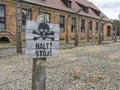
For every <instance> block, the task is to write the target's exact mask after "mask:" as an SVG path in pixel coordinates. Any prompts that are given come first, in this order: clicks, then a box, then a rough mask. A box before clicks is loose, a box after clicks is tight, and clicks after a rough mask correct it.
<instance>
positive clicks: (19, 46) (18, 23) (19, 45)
mask: <svg viewBox="0 0 120 90" xmlns="http://www.w3.org/2000/svg"><path fill="white" fill-rule="evenodd" d="M20 1H21V0H17V1H16V39H17V43H16V49H17V53H22V42H21V18H20V17H21V16H20Z"/></svg>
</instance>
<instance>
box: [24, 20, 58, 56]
mask: <svg viewBox="0 0 120 90" xmlns="http://www.w3.org/2000/svg"><path fill="white" fill-rule="evenodd" d="M58 51H59V25H58V24H51V23H43V22H38V21H30V20H28V21H27V26H26V57H28V58H47V57H58Z"/></svg>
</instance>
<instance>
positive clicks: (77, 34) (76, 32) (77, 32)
mask: <svg viewBox="0 0 120 90" xmlns="http://www.w3.org/2000/svg"><path fill="white" fill-rule="evenodd" d="M80 11H81V9H79V10H78V12H76V13H75V15H76V16H75V17H76V20H75V22H76V25H75V43H74V44H75V46H78V44H79V30H78V29H79V28H78V23H79V13H80Z"/></svg>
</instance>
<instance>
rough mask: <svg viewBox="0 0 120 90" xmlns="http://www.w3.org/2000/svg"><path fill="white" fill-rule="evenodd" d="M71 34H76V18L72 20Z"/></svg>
mask: <svg viewBox="0 0 120 90" xmlns="http://www.w3.org/2000/svg"><path fill="white" fill-rule="evenodd" d="M71 32H75V18H72V26H71Z"/></svg>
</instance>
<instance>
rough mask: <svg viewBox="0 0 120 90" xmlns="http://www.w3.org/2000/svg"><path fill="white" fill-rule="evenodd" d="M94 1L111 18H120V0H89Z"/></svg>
mask: <svg viewBox="0 0 120 90" xmlns="http://www.w3.org/2000/svg"><path fill="white" fill-rule="evenodd" d="M88 1H91V2H93V3H94V4H95V5H96V6H97V7H98V8H99V9H100V10H101V11H102V12H103V13H104V14H105V15H106V16H107V17H108V18H109V19H118V15H119V14H120V0H88Z"/></svg>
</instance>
